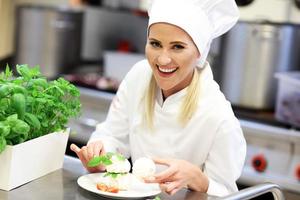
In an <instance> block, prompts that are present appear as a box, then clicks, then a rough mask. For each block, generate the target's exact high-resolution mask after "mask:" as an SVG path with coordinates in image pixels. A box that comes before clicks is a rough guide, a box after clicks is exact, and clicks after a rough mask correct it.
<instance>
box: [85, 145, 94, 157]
mask: <svg viewBox="0 0 300 200" xmlns="http://www.w3.org/2000/svg"><path fill="white" fill-rule="evenodd" d="M94 146H95V145H93V144H91V145H88V146H87V147H86V151H87V156H88V160H91V159H92V158H93V157H94V155H95V154H94Z"/></svg>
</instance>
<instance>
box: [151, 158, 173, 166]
mask: <svg viewBox="0 0 300 200" xmlns="http://www.w3.org/2000/svg"><path fill="white" fill-rule="evenodd" d="M152 160H153V162H154V163H155V164H159V165H167V166H170V165H171V163H170V160H169V159H163V158H152Z"/></svg>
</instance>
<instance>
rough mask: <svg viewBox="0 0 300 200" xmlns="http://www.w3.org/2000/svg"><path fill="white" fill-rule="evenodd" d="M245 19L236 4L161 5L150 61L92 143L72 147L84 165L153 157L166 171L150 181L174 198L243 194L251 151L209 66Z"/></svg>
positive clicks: (171, 1) (127, 84) (156, 5)
mask: <svg viewBox="0 0 300 200" xmlns="http://www.w3.org/2000/svg"><path fill="white" fill-rule="evenodd" d="M237 19H238V10H237V6H236V4H235V1H234V0H219V1H216V0H154V1H153V4H152V6H151V8H150V10H149V26H148V35H147V44H146V48H145V52H146V57H147V60H142V61H140V62H138V63H137V64H136V65H134V66H133V68H132V69H131V71H130V72H129V73H128V74H127V76H126V77H125V79H124V80H123V82H122V83H121V85H120V87H119V90H118V92H117V95H116V97H115V99H114V101H113V103H112V105H111V107H110V111H109V113H108V116H107V119H106V121H105V122H103V123H102V124H99V125H98V127H97V129H96V131H95V132H94V133H93V135H92V137H91V139H90V141H89V143H88V144H87V145H86V146H84V147H82V148H79V147H77V146H76V145H71V149H72V150H73V151H75V152H76V153H77V155H78V157H79V158H80V159H81V161H82V163H83V165H84V166H86V163H87V161H88V160H90V159H91V158H93V157H94V156H97V155H101V154H104V153H105V152H108V151H109V152H111V151H112V152H115V151H118V152H120V153H122V154H124V155H125V156H127V157H131V159H132V160H133V161H135V160H136V159H138V158H140V157H144V156H150V157H152V158H153V159H154V161H155V163H156V164H157V165H162V166H165V169H162V170H161V171H160V172H158V173H157V174H155V175H154V177H151V178H149V179H148V180H146V181H147V182H155V183H159V184H160V186H161V188H162V189H163V190H164V191H165V192H167V193H169V194H174V193H176V192H177V191H178V190H180V189H181V188H183V187H188V188H189V189H191V190H195V191H201V192H205V193H208V194H210V195H216V196H224V195H227V194H230V193H232V192H235V191H237V186H236V183H235V182H236V180H237V179H238V177H239V176H240V174H241V170H242V167H243V163H244V159H245V153H246V143H245V139H244V137H243V133H242V130H241V127H240V124H239V122H238V120H237V119H236V117H235V116H234V113H233V111H232V108H231V105H230V103H229V102H228V101H227V100H226V99H225V97H224V95H223V94H222V92H221V91H220V90H219V86H218V84H217V83H216V82H215V81H214V80H213V76H212V72H211V68H210V66H209V64H208V63H207V62H206V57H207V54H208V51H209V47H210V43H211V41H212V39H214V38H216V37H218V36H219V35H221V34H223V33H225V32H226V31H228V30H229V29H230V28H231V27H232V26H233V25H234V24H235V23H236V21H237ZM87 170H89V171H90V172H96V171H101V170H104V168H103V166H100V167H98V168H88V167H87Z"/></svg>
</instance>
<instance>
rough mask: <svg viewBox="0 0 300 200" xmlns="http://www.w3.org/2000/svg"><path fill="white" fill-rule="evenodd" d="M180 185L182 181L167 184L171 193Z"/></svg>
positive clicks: (167, 188)
mask: <svg viewBox="0 0 300 200" xmlns="http://www.w3.org/2000/svg"><path fill="white" fill-rule="evenodd" d="M179 187H180V183H179V182H178V181H173V182H169V183H168V184H166V192H167V193H169V194H171V193H172V192H173V190H175V189H176V188H179Z"/></svg>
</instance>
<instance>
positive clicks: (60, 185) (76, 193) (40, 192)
mask: <svg viewBox="0 0 300 200" xmlns="http://www.w3.org/2000/svg"><path fill="white" fill-rule="evenodd" d="M86 173H87V171H86V170H85V169H84V168H83V166H82V165H81V163H80V161H79V160H78V159H76V158H74V157H70V156H65V159H64V165H63V168H62V169H59V170H56V171H54V172H52V173H50V174H48V175H45V176H43V177H41V178H38V179H36V180H34V181H32V182H29V183H27V184H24V185H22V186H20V187H18V188H15V189H13V190H11V191H9V192H7V191H3V190H0V199H1V200H18V199H20V200H21V199H22V200H37V199H43V200H50V199H51V200H74V199H76V200H86V199H92V200H93V199H97V200H107V199H108V198H104V197H102V196H100V195H98V194H94V193H91V192H89V191H86V190H85V189H82V188H80V187H79V186H78V185H77V179H78V177H80V176H82V175H84V174H86ZM160 198H161V199H162V200H196V199H197V200H213V199H216V198H214V197H211V196H208V195H206V194H203V193H200V192H192V191H188V190H181V191H179V192H177V193H176V194H175V195H174V196H169V195H167V194H160Z"/></svg>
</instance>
